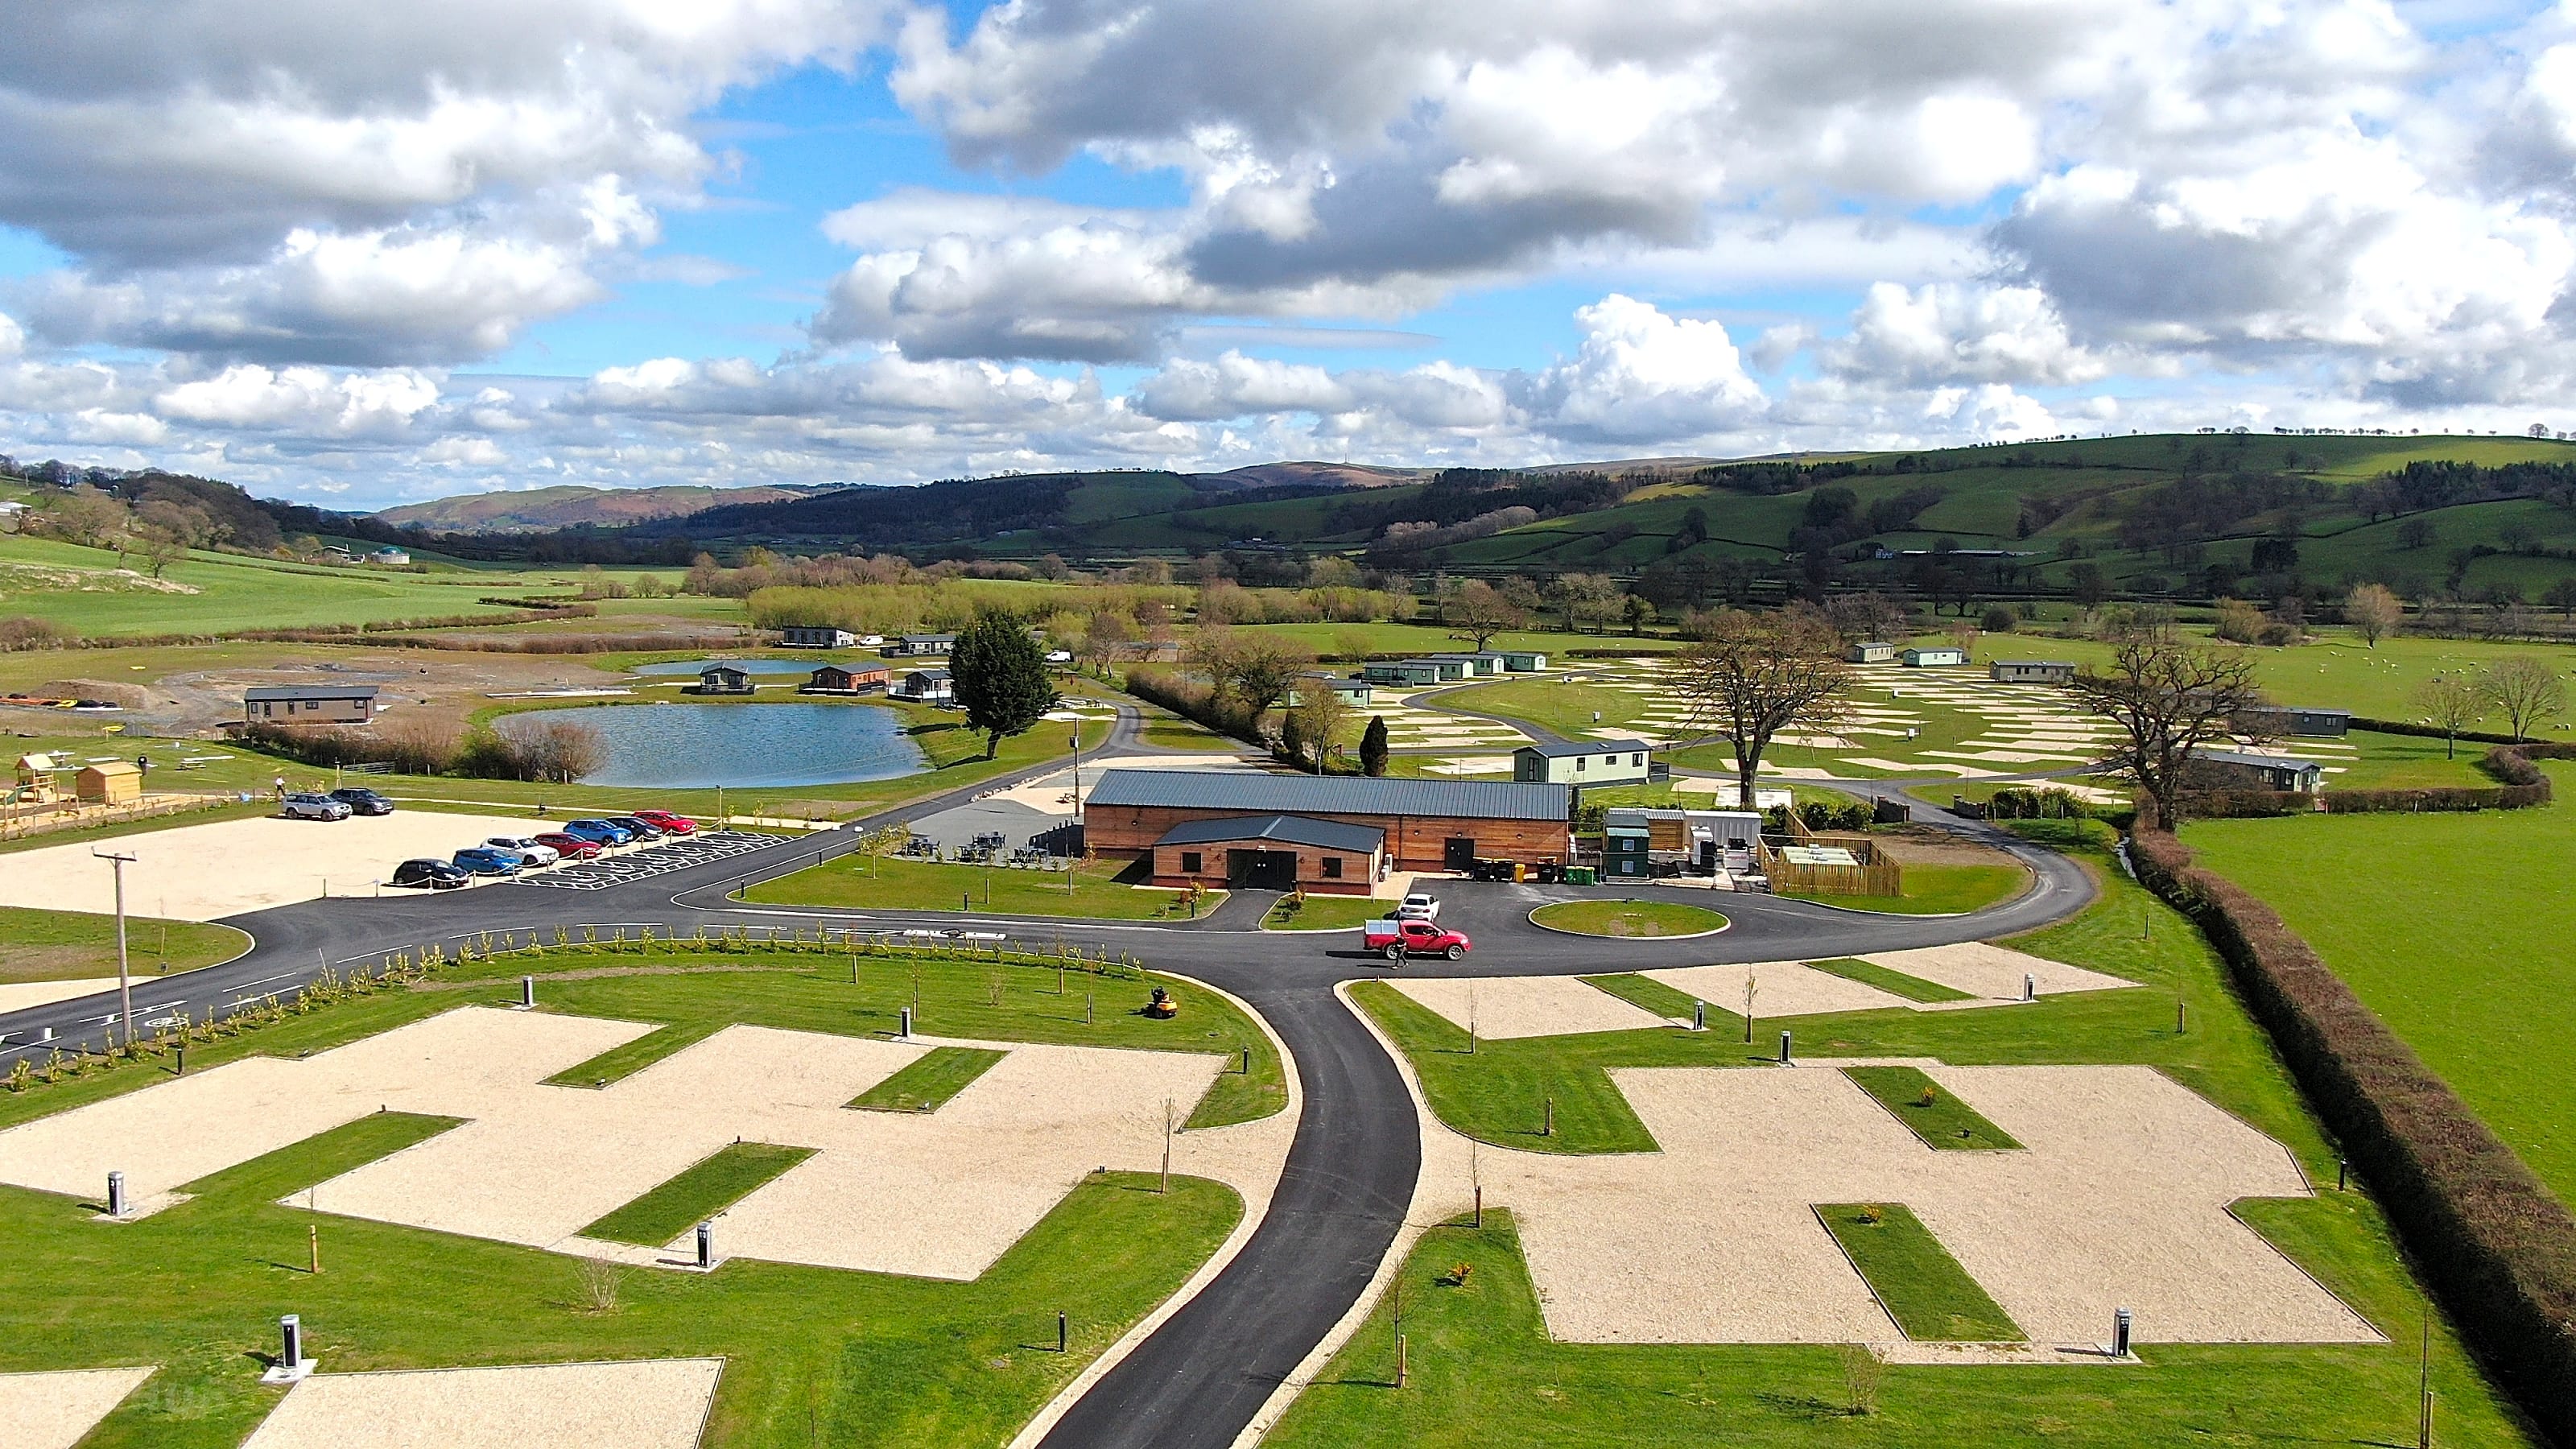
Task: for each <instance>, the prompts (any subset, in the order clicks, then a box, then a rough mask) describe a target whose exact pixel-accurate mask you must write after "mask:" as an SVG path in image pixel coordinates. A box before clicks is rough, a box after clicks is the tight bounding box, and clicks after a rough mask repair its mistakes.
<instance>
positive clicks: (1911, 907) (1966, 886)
mask: <svg viewBox="0 0 2576 1449" xmlns="http://www.w3.org/2000/svg"><path fill="white" fill-rule="evenodd" d="M1904 881H1905V884H1904V891H1905V893H1904V894H1903V895H1897V896H1828V895H1806V894H1801V893H1800V892H1797V891H1782V892H1780V894H1782V895H1784V896H1787V897H1789V898H1790V899H1791V900H1802V901H1818V902H1821V903H1823V904H1825V905H1829V906H1840V907H1842V908H1843V909H1844V910H1847V911H1886V912H1890V913H1892V914H1897V915H1907V916H1955V915H1960V914H1963V913H1965V912H1968V911H1978V910H1983V909H1985V908H1986V907H1988V906H1991V905H1993V904H1995V903H1996V902H1998V901H2007V900H2010V899H2012V898H2013V897H2014V896H2017V895H2020V894H2021V893H2022V892H2023V891H2024V890H2026V889H2028V888H2029V886H2030V872H2029V871H2028V870H2025V869H2023V868H2022V867H2020V866H2018V865H1908V866H1906V867H1905V870H1904Z"/></svg>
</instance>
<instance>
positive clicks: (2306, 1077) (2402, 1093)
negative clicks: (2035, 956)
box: [2132, 812, 2576, 1441]
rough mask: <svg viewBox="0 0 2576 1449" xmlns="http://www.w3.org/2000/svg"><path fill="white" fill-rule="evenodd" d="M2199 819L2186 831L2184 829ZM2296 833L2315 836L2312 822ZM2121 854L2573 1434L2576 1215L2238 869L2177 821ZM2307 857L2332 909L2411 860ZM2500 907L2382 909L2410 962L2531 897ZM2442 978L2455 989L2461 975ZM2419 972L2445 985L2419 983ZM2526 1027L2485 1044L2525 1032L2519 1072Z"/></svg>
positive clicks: (2489, 1346)
mask: <svg viewBox="0 0 2576 1449" xmlns="http://www.w3.org/2000/svg"><path fill="white" fill-rule="evenodd" d="M2535 813H2545V812H2535ZM2489 818H2491V817H2485V816H2474V817H2465V818H2464V817H2457V816H2429V817H2374V818H2372V819H2370V820H2367V821H2334V820H2331V819H2329V820H2326V821H2308V822H2273V823H2271V824H2270V825H2269V826H2268V827H2267V828H2270V829H2274V830H2279V829H2282V828H2284V827H2285V826H2287V825H2292V824H2312V825H2323V826H2325V827H2327V828H2331V829H2337V830H2351V829H2353V828H2354V827H2356V826H2360V825H2364V824H2369V825H2380V824H2383V823H2384V824H2387V825H2391V826H2396V825H2417V826H2418V828H2419V829H2420V828H2422V827H2423V826H2426V825H2433V824H2440V825H2445V826H2449V825H2457V824H2474V823H2479V822H2483V821H2484V820H2487V819H2489ZM2222 823H2224V824H2230V825H2236V826H2237V828H2240V829H2241V828H2245V827H2244V825H2241V824H2238V823H2237V822H2222ZM2210 828H2213V827H2201V828H2199V829H2196V830H2195V832H2194V833H2195V838H2199V837H2200V836H2201V833H2202V831H2204V830H2207V829H2210ZM2381 838H2382V839H2383V840H2385V839H2386V832H2384V831H2383V832H2382V836H2381ZM2303 840H2304V843H2306V844H2309V845H2311V846H2322V845H2324V844H2326V837H2324V836H2322V835H2319V834H2317V833H2316V832H2315V831H2314V830H2311V831H2309V832H2306V833H2305V834H2304V836H2303ZM2132 856H2133V859H2134V860H2135V862H2136V864H2137V867H2138V872H2139V876H2140V878H2141V879H2142V880H2144V881H2147V882H2148V883H2150V884H2151V885H2152V886H2153V887H2154V888H2155V889H2156V890H2157V891H2158V892H2159V893H2160V894H2162V895H2164V896H2165V897H2166V898H2167V899H2168V900H2170V901H2172V902H2174V903H2175V904H2176V905H2177V906H2178V907H2180V908H2182V909H2183V910H2185V911H2187V912H2188V913H2189V914H2190V915H2191V917H2192V918H2193V919H2194V920H2195V921H2197V922H2198V923H2199V924H2200V925H2201V927H2202V928H2203V929H2204V930H2205V931H2207V932H2208V934H2209V936H2210V938H2211V939H2212V940H2213V941H2214V942H2215V943H2216V944H2217V945H2218V948H2219V950H2220V953H2221V954H2222V956H2223V957H2224V958H2225V960H2226V961H2227V963H2228V965H2229V966H2230V967H2231V968H2232V974H2233V977H2234V979H2235V981H2236V982H2237V984H2238V986H2239V988H2240V990H2241V991H2242V993H2243V995H2244V997H2245V1001H2246V1004H2247V1006H2248V1008H2249V1009H2250V1010H2252V1011H2253V1013H2254V1014H2255V1016H2256V1017H2257V1018H2258V1019H2259V1020H2261V1021H2262V1022H2263V1023H2264V1025H2265V1026H2266V1027H2267V1028H2268V1029H2269V1030H2270V1032H2271V1035H2272V1038H2273V1040H2274V1041H2275V1042H2276V1043H2277V1044H2278V1046H2279V1049H2280V1052H2281V1055H2282V1056H2283V1058H2284V1059H2285V1060H2286V1061H2287V1062H2288V1063H2289V1066H2290V1069H2291V1071H2292V1072H2294V1073H2295V1074H2296V1075H2297V1077H2298V1079H2299V1081H2300V1084H2301V1085H2302V1086H2303V1087H2304V1088H2305V1092H2306V1096H2307V1098H2308V1100H2309V1102H2310V1103H2312V1104H2313V1105H2314V1107H2315V1109H2316V1111H2317V1112H2318V1114H2319V1115H2320V1116H2321V1117H2322V1118H2323V1120H2324V1122H2325V1124H2326V1126H2327V1127H2328V1129H2329V1130H2331V1131H2332V1132H2333V1133H2334V1134H2335V1135H2336V1137H2337V1138H2338V1139H2340V1142H2341V1145H2342V1147H2343V1150H2344V1151H2346V1152H2348V1153H2349V1154H2350V1155H2351V1156H2352V1158H2353V1160H2354V1162H2355V1163H2356V1164H2358V1165H2359V1166H2360V1168H2361V1170H2362V1172H2363V1174H2364V1175H2365V1176H2366V1177H2367V1178H2368V1179H2369V1181H2370V1182H2371V1184H2372V1185H2373V1186H2374V1187H2375V1188H2376V1190H2377V1192H2378V1195H2379V1196H2380V1198H2381V1200H2382V1201H2383V1202H2384V1203H2385V1204H2386V1205H2387V1211H2388V1214H2389V1217H2390V1219H2391V1220H2392V1221H2393V1222H2394V1223H2395V1224H2396V1225H2397V1228H2398V1230H2399V1232H2400V1233H2401V1234H2402V1235H2403V1237H2404V1239H2405V1241H2406V1244H2407V1247H2408V1249H2409V1251H2410V1252H2411V1253H2412V1255H2413V1256H2414V1258H2415V1259H2416V1261H2417V1262H2418V1263H2420V1264H2421V1265H2422V1266H2423V1268H2424V1271H2425V1272H2426V1274H2427V1276H2428V1277H2429V1279H2430V1281H2431V1282H2432V1284H2433V1285H2434V1287H2435V1289H2436V1291H2437V1292H2439V1293H2440V1294H2441V1296H2442V1298H2443V1300H2444V1301H2445V1303H2446V1304H2447V1305H2448V1306H2449V1307H2450V1309H2451V1312H2452V1313H2453V1315H2454V1316H2455V1317H2456V1318H2457V1319H2458V1321H2459V1322H2460V1325H2461V1329H2462V1332H2463V1333H2464V1334H2465V1336H2466V1337H2467V1338H2468V1339H2469V1340H2470V1341H2471V1342H2472V1343H2474V1344H2475V1345H2476V1346H2477V1349H2478V1352H2479V1354H2480V1356H2481V1357H2482V1358H2483V1359H2484V1360H2485V1361H2486V1362H2487V1364H2488V1365H2489V1366H2490V1367H2491V1368H2493V1369H2494V1371H2495V1372H2496V1374H2497V1376H2498V1378H2499V1379H2500V1381H2501V1382H2502V1383H2503V1384H2504V1386H2505V1387H2506V1388H2507V1390H2508V1391H2510V1392H2511V1393H2513V1394H2514V1396H2515V1397H2516V1398H2517V1399H2518V1400H2520V1402H2521V1403H2522V1404H2523V1405H2524V1407H2526V1408H2527V1409H2528V1410H2529V1411H2530V1412H2531V1414H2532V1416H2533V1417H2534V1418H2535V1419H2536V1420H2537V1421H2538V1423H2539V1426H2540V1428H2541V1430H2542V1432H2544V1433H2546V1434H2548V1435H2550V1436H2551V1437H2553V1438H2556V1439H2559V1440H2561V1441H2565V1440H2568V1439H2570V1438H2576V1219H2571V1218H2570V1217H2569V1215H2568V1212H2567V1209H2566V1207H2565V1206H2564V1205H2563V1204H2562V1203H2561V1202H2560V1201H2559V1200H2558V1199H2557V1198H2555V1197H2553V1196H2551V1195H2550V1192H2549V1190H2548V1189H2547V1188H2546V1187H2544V1186H2542V1185H2541V1182H2540V1180H2539V1179H2538V1178H2537V1177H2535V1176H2534V1175H2533V1174H2532V1171H2531V1169H2530V1168H2529V1167H2528V1166H2526V1165H2525V1164H2524V1163H2523V1161H2522V1159H2521V1158H2520V1157H2518V1156H2516V1155H2515V1153H2514V1151H2513V1149H2512V1148H2510V1147H2508V1146H2507V1145H2505V1143H2504V1142H2503V1141H2502V1140H2500V1139H2499V1138H2498V1137H2497V1136H2496V1134H2495V1133H2494V1132H2493V1131H2491V1130H2489V1128H2488V1127H2487V1125H2486V1124H2485V1123H2484V1122H2482V1121H2480V1120H2479V1118H2478V1117H2477V1116H2476V1115H2475V1114H2474V1113H2472V1112H2471V1110H2470V1109H2469V1107H2468V1105H2467V1104H2466V1103H2464V1102H2463V1101H2461V1099H2460V1097H2459V1096H2458V1095H2457V1094H2456V1093H2454V1092H2453V1091H2452V1090H2451V1088H2450V1086H2449V1085H2448V1084H2447V1083H2445V1082H2444V1081H2443V1079H2442V1078H2441V1077H2440V1076H2437V1075H2436V1074H2435V1073H2434V1071H2433V1070H2432V1069H2430V1068H2428V1067H2427V1066H2426V1065H2425V1064H2424V1062H2423V1060H2422V1059H2421V1058H2419V1057H2417V1056H2416V1054H2415V1053H2414V1052H2413V1051H2412V1050H2410V1049H2409V1048H2408V1046H2407V1044H2406V1043H2405V1042H2404V1041H2402V1040H2400V1039H2399V1037H2398V1035H2397V1033H2395V1032H2393V1031H2391V1030H2390V1029H2389V1027H2388V1025H2387V1024H2386V1023H2385V1022H2383V1021H2382V1020H2381V1019H2380V1018H2379V1016H2378V1015H2377V1014H2375V1013H2374V1012H2372V1010H2371V1009H2370V1007H2369V1006H2367V1005H2365V1004H2364V1002H2363V1001H2362V999H2361V998H2360V997H2359V996H2357V995H2355V994H2354V991H2353V989H2352V987H2350V986H2348V985H2347V984H2346V983H2345V982H2344V981H2343V980H2342V979H2341V978H2340V977H2338V976H2337V975H2336V974H2335V973H2334V971H2333V970H2332V969H2330V968H2329V967H2328V966H2327V965H2326V963H2325V962H2324V961H2323V960H2322V959H2320V958H2319V956H2318V955H2317V953H2316V951H2315V950H2314V949H2312V948H2311V947H2310V946H2309V944H2308V943H2307V942H2306V941H2304V940H2302V939H2301V938H2300V937H2299V935H2298V934H2297V933H2296V932H2294V931H2292V930H2291V929H2290V927H2289V926H2288V925H2286V924H2285V923H2284V922H2283V921H2282V919H2281V917H2280V916H2279V915H2278V914H2277V913H2276V912H2274V910H2273V909H2272V908H2271V907H2270V906H2268V905H2266V904H2265V903H2264V902H2263V901H2262V900H2259V899H2257V898H2256V897H2255V896H2254V895H2253V894H2252V893H2250V892H2248V891H2247V890H2246V889H2245V888H2244V887H2242V886H2240V885H2238V884H2237V883H2236V882H2234V881H2232V880H2228V879H2226V878H2224V877H2222V876H2219V875H2217V874H2215V873H2213V872H2211V871H2207V870H2203V869H2200V868H2198V867H2197V866H2195V865H2194V864H2193V853H2192V851H2191V850H2190V849H2188V848H2187V847H2185V846H2184V845H2183V844H2182V842H2181V841H2179V840H2177V839H2175V838H2174V837H2173V836H2172V835H2169V834H2164V833H2162V832H2156V831H2142V832H2140V833H2139V834H2137V835H2136V836H2134V837H2133V839H2132ZM2300 859H2301V869H2302V872H2303V873H2305V874H2307V875H2308V876H2309V878H2310V879H2312V880H2314V881H2316V882H2318V883H2319V884H2320V885H2327V886H2329V888H2330V889H2332V890H2333V891H2334V893H2335V895H2336V897H2337V904H2338V906H2342V907H2351V906H2354V905H2356V904H2357V903H2358V900H2359V899H2361V898H2366V897H2367V896H2368V895H2369V891H2368V890H2367V889H2366V887H2367V886H2368V885H2369V884H2370V883H2371V882H2372V880H2373V877H2374V876H2387V875H2393V874H2397V873H2399V872H2401V871H2402V869H2403V867H2404V866H2405V865H2406V863H2407V862H2406V861H2405V860H2403V859H2402V858H2399V857H2397V856H2395V855H2394V854H2392V855H2390V856H2388V857H2385V858H2383V859H2381V860H2380V861H2379V862H2377V864H2376V865H2375V866H2371V867H2368V868H2361V867H2362V863H2361V862H2359V861H2351V862H2348V863H2347V864H2346V868H2345V869H2336V868H2334V866H2333V864H2332V863H2331V862H2329V861H2325V860H2320V859H2319V858H2318V857H2317V855H2315V854H2307V853H2303V854H2302V855H2301V857H2300ZM2448 869H2449V871H2459V872H2466V871H2472V870H2473V871H2475V872H2477V873H2478V874H2479V875H2481V876H2482V877H2484V878H2485V879H2487V880H2490V881H2492V882H2494V883H2495V884H2496V885H2497V886H2499V887H2501V888H2503V889H2506V890H2508V891H2511V892H2512V893H2513V894H2514V895H2515V896H2517V897H2518V898H2520V899H2521V900H2523V901H2526V902H2528V901H2531V900H2532V899H2533V898H2535V897H2541V896H2547V895H2549V894H2550V893H2548V892H2546V891H2545V890H2544V889H2542V888H2541V887H2540V882H2542V881H2544V880H2546V879H2548V876H2547V875H2546V874H2544V873H2540V872H2531V873H2525V872H2522V871H2516V870H2513V869H2511V868H2510V866H2509V865H2507V864H2506V863H2505V862H2504V861H2501V860H2498V859H2496V858H2494V857H2493V856H2492V855H2490V856H2488V857H2485V858H2482V859H2481V858H2478V857H2474V856H2472V857H2469V858H2468V859H2466V860H2463V861H2460V862H2459V863H2457V864H2455V865H2453V866H2451V867H2449V868H2448ZM2446 873H2447V872H2446ZM2497 904H2498V906H2499V915H2497V916H2490V917H2488V918H2486V919H2485V920H2482V921H2480V922H2478V924H2477V926H2476V927H2475V928H2472V927H2470V925H2469V923H2468V922H2467V921H2459V922H2455V923H2453V924H2454V925H2455V927H2457V929H2454V930H2452V931H2449V932H2444V931H2443V929H2442V923H2443V920H2444V918H2445V916H2446V915H2447V914H2448V911H2443V912H2438V913H2426V914H2423V915H2418V916H2415V917H2412V918H2410V919H2397V918H2383V919H2382V920H2381V921H2380V928H2381V929H2382V930H2383V931H2385V932H2387V933H2388V934H2389V938H2390V940H2391V942H2392V943H2394V944H2395V948H2396V950H2398V951H2399V952H2402V953H2403V954H2404V955H2405V956H2406V957H2409V958H2413V959H2418V960H2420V959H2422V957H2423V956H2425V955H2429V954H2438V952H2428V951H2427V950H2426V949H2425V948H2426V944H2427V942H2428V941H2429V940H2432V939H2440V938H2442V937H2445V936H2447V937H2449V938H2450V939H2452V940H2454V941H2456V940H2457V938H2458V937H2459V936H2461V935H2463V934H2467V933H2468V932H2469V931H2470V930H2471V929H2480V930H2485V929H2495V928H2496V927H2498V926H2500V925H2504V924H2505V923H2506V922H2511V921H2515V920H2520V919H2527V918H2528V915H2529V914H2530V912H2531V909H2532V907H2530V906H2529V905H2524V906H2521V907H2518V908H2517V907H2512V906H2506V905H2505V904H2504V903H2502V902H2498V903H2497ZM2456 908H2457V907H2456V904H2454V905H2452V906H2451V909H2456ZM2507 928H2508V929H2509V927H2507ZM2452 984H2453V989H2454V990H2455V991H2456V990H2458V989H2459V988H2460V987H2462V986H2463V985H2465V983H2463V982H2459V981H2457V980H2455V981H2454V982H2453V983H2452ZM2418 986H2419V987H2420V988H2422V989H2431V990H2439V989H2440V988H2439V987H2438V986H2437V985H2435V983H2434V982H2432V981H2430V980H2419V982H2418ZM2542 1019H2545V1017H2544V1018H2542ZM2489 1025H2490V1027H2491V1028H2492V1027H2501V1026H2502V1025H2503V1023H2502V1022H2498V1021H2492V1020H2491V1021H2490V1023H2489ZM2534 1025H2535V1022H2534V1020H2533V1019H2531V1018H2524V1019H2522V1020H2520V1021H2519V1022H2517V1023H2516V1024H2515V1028H2514V1029H2513V1030H2511V1031H2507V1032H2504V1033H2502V1034H2501V1036H2500V1037H2499V1039H2498V1040H2497V1042H2496V1043H2495V1046H2496V1048H2498V1049H2501V1048H2503V1047H2504V1045H2505V1043H2506V1042H2518V1043H2521V1045H2520V1046H2518V1047H2516V1048H2514V1054H2515V1056H2516V1058H2517V1060H2518V1062H2519V1064H2520V1067H2521V1069H2522V1071H2524V1072H2530V1069H2531V1067H2532V1066H2533V1064H2534V1054H2533V1052H2532V1050H2531V1048H2530V1040H2531V1039H2530V1038H2529V1037H2528V1036H2527V1035H2525V1033H2528V1032H2529V1031H2530V1030H2531V1029H2532V1027H2533V1026H2534ZM2470 1034H2472V1035H2473V1034H2474V1029H2473V1031H2472V1032H2471V1033H2470ZM2548 1056H2549V1052H2548V1051H2547V1050H2546V1049H2544V1050H2543V1051H2542V1052H2541V1053H2540V1054H2539V1057H2540V1059H2542V1060H2545V1059H2546V1058H2547V1057H2548ZM2532 1075H2539V1074H2538V1073H2532Z"/></svg>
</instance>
